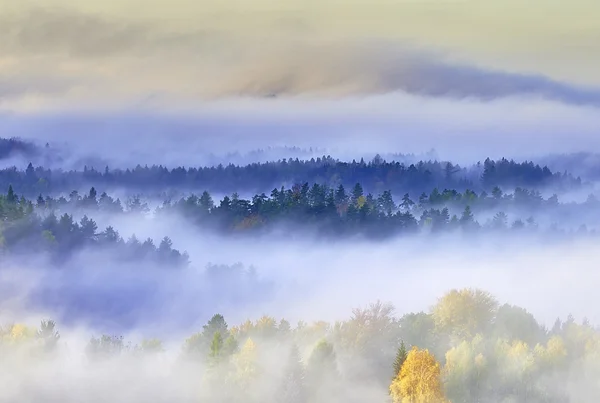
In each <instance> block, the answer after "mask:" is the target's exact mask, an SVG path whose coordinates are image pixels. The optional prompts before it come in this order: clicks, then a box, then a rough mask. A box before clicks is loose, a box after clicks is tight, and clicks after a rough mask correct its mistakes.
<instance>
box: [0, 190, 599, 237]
mask: <svg viewBox="0 0 600 403" xmlns="http://www.w3.org/2000/svg"><path fill="white" fill-rule="evenodd" d="M10 189H12V188H10ZM12 192H14V190H13V191H12ZM599 206H600V202H599V201H598V200H597V199H596V198H595V197H594V196H593V195H590V196H589V197H588V199H587V200H586V201H585V202H584V203H579V204H578V203H560V202H559V199H558V196H557V195H556V194H553V195H552V196H549V197H547V198H544V197H543V196H542V195H541V193H540V192H539V191H537V190H528V189H525V188H521V187H517V188H516V189H515V190H514V192H513V193H504V192H503V191H502V189H501V188H500V187H498V186H495V187H494V188H493V189H492V190H491V192H490V193H487V192H486V191H482V192H480V193H477V192H475V191H473V190H470V189H466V190H465V191H464V192H460V191H458V190H456V189H444V190H442V191H440V190H438V188H434V189H433V190H432V191H430V192H429V193H425V192H423V193H421V194H420V195H419V196H418V197H414V198H413V197H411V195H410V194H409V193H405V194H404V195H403V196H402V198H400V199H399V200H396V199H395V198H394V196H393V194H392V192H391V191H390V190H385V191H383V192H382V193H380V194H378V195H376V196H374V195H373V194H371V193H366V192H365V191H364V189H363V186H362V185H361V184H360V183H357V184H355V185H354V186H352V187H351V188H350V189H349V190H346V187H344V185H339V186H337V187H336V188H332V187H330V186H327V185H319V184H317V183H314V184H312V186H311V185H309V184H308V183H304V184H302V185H300V184H298V185H294V186H292V187H290V188H285V187H281V188H279V189H277V188H275V189H273V190H272V191H271V193H270V195H269V196H267V195H266V194H265V193H260V194H256V195H254V196H253V197H252V198H250V199H244V198H241V197H240V196H239V195H238V194H237V193H233V194H231V195H230V196H224V197H223V198H222V199H221V200H220V201H215V200H214V199H213V196H212V195H211V193H209V192H208V191H204V192H202V193H201V194H194V193H192V194H189V195H187V196H183V197H180V198H178V199H174V200H173V199H171V198H166V199H165V200H164V201H163V202H162V204H160V205H159V206H158V207H157V208H156V209H155V210H154V213H156V215H157V216H159V217H160V216H161V215H165V214H170V213H176V214H179V215H182V216H183V217H184V218H186V220H187V221H188V222H190V223H192V224H195V225H197V226H199V227H201V228H205V229H216V230H218V231H221V232H224V233H228V234H231V233H244V232H250V233H260V232H261V231H263V232H264V231H269V230H272V229H274V228H278V227H281V226H283V225H288V226H289V227H290V228H292V229H294V231H295V232H298V231H307V232H313V233H317V234H322V235H325V236H338V237H339V236H353V235H361V236H367V237H370V238H386V237H390V236H395V235H400V234H412V233H415V232H417V231H432V232H447V231H455V230H462V231H463V232H471V231H480V230H483V231H505V230H515V231H516V230H528V229H529V230H537V228H538V223H537V222H536V219H535V216H536V215H543V214H546V215H548V216H552V217H553V219H556V220H559V219H560V220H562V221H563V222H565V223H567V225H568V226H570V227H567V228H560V227H559V226H558V224H556V225H554V226H553V227H551V228H550V229H549V230H551V231H552V232H553V233H555V234H567V232H568V231H572V230H574V229H577V230H578V231H579V232H580V233H581V232H583V233H595V230H594V229H593V227H595V226H596V225H597V223H596V221H595V218H594V217H595V215H594V214H592V213H593V211H594V209H595V208H596V207H599ZM35 207H36V209H38V211H41V212H44V214H48V213H49V212H50V213H54V212H72V211H81V212H84V213H87V214H92V213H93V212H98V211H99V212H105V213H110V214H144V213H148V212H150V211H151V209H150V207H149V206H148V202H146V201H144V199H142V197H141V196H134V197H130V198H129V199H128V200H126V201H124V202H122V201H121V200H120V199H119V198H113V197H111V196H109V195H108V194H107V193H106V192H102V194H100V195H98V192H97V191H96V189H95V188H94V187H92V188H91V189H90V190H89V192H87V194H83V195H80V194H79V192H77V191H73V192H71V193H70V194H69V195H68V196H67V197H65V196H60V197H55V198H53V197H50V196H46V197H43V196H42V195H39V196H38V198H37V200H36V202H35ZM0 209H1V206H0ZM0 211H1V210H0ZM490 212H493V217H491V218H487V219H485V221H483V220H481V219H479V220H478V216H485V215H486V214H488V215H489V213H490ZM480 221H481V222H480ZM578 221H579V222H578ZM574 223H575V227H576V228H573V224H574ZM587 225H589V226H591V227H592V230H591V231H588V230H587V227H586V226H587Z"/></svg>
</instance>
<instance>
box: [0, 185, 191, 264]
mask: <svg viewBox="0 0 600 403" xmlns="http://www.w3.org/2000/svg"><path fill="white" fill-rule="evenodd" d="M39 207H40V205H39V203H38V204H35V203H34V202H33V201H31V200H28V199H26V198H25V197H23V196H18V195H17V194H16V193H15V192H14V190H13V188H12V187H11V186H9V188H8V191H7V193H6V194H4V195H0V255H1V254H2V253H12V254H15V255H18V254H20V253H21V254H26V255H31V254H35V253H44V252H47V253H50V254H51V256H52V257H53V259H55V261H56V262H57V263H62V262H64V261H65V259H68V257H69V256H71V255H72V254H73V253H76V252H78V251H81V250H83V249H87V250H99V251H104V252H109V253H111V255H112V256H114V257H115V258H117V259H118V260H122V261H130V262H144V263H155V264H160V265H163V266H166V267H182V266H185V265H187V264H188V263H189V256H188V254H187V252H183V253H181V252H180V251H178V250H177V249H174V248H173V242H172V241H171V239H170V238H169V237H167V236H165V237H164V238H162V240H161V241H160V243H159V244H158V245H156V244H155V243H154V240H153V239H151V238H147V239H146V240H142V241H140V240H138V238H137V237H136V236H135V234H133V235H131V237H130V238H129V239H127V240H124V239H123V238H122V237H121V236H120V235H119V233H118V232H117V231H116V230H115V229H114V228H113V227H111V226H109V227H107V228H105V229H104V230H102V231H100V230H99V228H98V225H97V224H96V222H95V221H94V220H93V219H91V218H89V217H88V216H87V215H84V216H83V217H82V218H81V220H80V221H79V222H77V221H75V220H74V219H73V215H72V214H67V213H64V214H62V215H60V216H57V215H56V214H55V213H54V212H44V211H43V210H41V209H39Z"/></svg>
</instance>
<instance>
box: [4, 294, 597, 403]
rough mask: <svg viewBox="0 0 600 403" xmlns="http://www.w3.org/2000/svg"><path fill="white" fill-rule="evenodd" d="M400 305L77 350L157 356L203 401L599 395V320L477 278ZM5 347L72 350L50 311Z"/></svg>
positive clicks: (146, 361) (33, 358)
mask: <svg viewBox="0 0 600 403" xmlns="http://www.w3.org/2000/svg"><path fill="white" fill-rule="evenodd" d="M394 313H395V311H394V307H393V306H391V305H390V304H385V303H382V302H377V303H374V304H371V305H369V306H367V307H364V308H357V309H354V310H353V312H352V316H351V317H350V318H349V319H347V320H343V321H338V322H335V323H329V322H324V321H317V322H312V323H306V322H303V321H300V322H298V323H297V324H296V325H294V326H292V325H291V324H290V322H289V321H287V320H285V319H280V320H277V319H276V318H274V317H271V316H262V317H261V318H259V319H257V320H247V321H245V322H243V323H241V324H239V325H236V326H231V327H230V326H229V325H228V323H227V322H226V320H225V318H224V316H223V315H221V314H216V315H214V316H213V317H212V318H211V319H210V320H209V321H208V322H207V323H206V324H205V325H204V326H203V327H202V329H199V331H198V332H197V333H194V334H192V335H191V336H189V337H188V338H186V339H185V340H184V341H183V343H182V344H181V345H180V347H179V349H177V348H176V349H175V351H174V353H175V354H174V355H172V357H175V359H174V360H172V361H168V362H167V361H164V360H162V359H161V358H160V357H165V354H167V353H168V352H169V350H167V348H166V347H165V345H164V344H163V342H162V341H161V340H158V339H155V338H149V339H143V340H141V341H140V342H138V343H137V344H132V343H131V342H127V341H126V340H125V339H124V338H123V337H122V336H111V335H100V336H98V337H96V336H94V337H92V338H91V339H90V340H89V342H88V343H87V346H86V347H85V348H84V350H83V351H81V354H82V356H83V358H84V359H85V360H86V361H87V362H88V363H89V364H88V366H86V367H85V368H87V370H89V368H91V367H89V365H91V366H92V367H93V366H94V365H96V364H103V363H104V364H105V363H108V362H111V359H114V360H116V361H117V362H121V361H119V360H126V361H122V363H121V364H119V367H121V368H122V367H123V365H125V364H127V365H128V369H127V370H128V371H133V373H136V371H139V370H140V369H141V367H136V366H135V365H136V363H138V364H140V365H144V366H146V369H145V371H140V372H138V374H140V375H141V374H142V373H143V372H147V371H148V368H147V367H148V365H160V366H162V367H163V368H167V369H168V370H169V371H170V372H169V376H172V377H173V378H176V379H178V380H181V379H187V380H188V382H187V383H186V382H184V381H181V383H180V384H179V386H178V387H182V388H189V389H190V392H191V393H192V396H193V397H192V398H191V400H190V401H198V402H204V401H206V402H208V401H223V402H234V401H239V400H240V399H242V398H243V400H244V401H250V402H284V403H308V402H319V403H320V402H323V403H324V402H328V403H329V402H357V403H358V402H364V401H390V400H391V401H392V402H394V403H404V402H419V403H441V402H446V401H451V402H456V403H462V402H464V403H472V402H482V403H488V402H489V403H496V402H499V401H527V402H534V403H537V402H540V403H555V402H556V403H558V402H570V401H573V402H575V401H576V402H583V403H586V402H593V401H595V400H594V399H595V397H596V396H598V395H599V394H600V389H599V388H600V385H599V384H598V383H597V379H598V377H599V376H600V365H599V364H598V363H599V362H600V360H598V358H600V331H598V329H596V328H594V327H593V326H592V325H590V323H589V322H588V321H587V320H585V319H584V320H583V321H582V322H576V321H575V319H574V318H573V317H572V316H569V317H568V318H567V319H566V320H564V321H563V320H560V319H557V320H556V322H555V323H554V325H553V326H552V328H550V329H548V328H546V327H545V326H543V325H541V324H540V323H539V322H538V321H537V320H536V319H535V317H534V316H533V315H532V314H531V313H530V312H528V311H527V310H525V309H523V308H520V307H517V306H514V305H510V304H503V305H501V304H500V303H499V302H498V300H497V299H496V298H495V297H494V296H492V295H491V294H489V293H487V292H485V291H482V290H479V289H471V288H467V289H455V290H451V291H450V292H448V293H446V294H445V295H443V296H442V297H441V298H439V299H438V300H437V301H436V303H435V304H434V305H433V306H432V307H431V309H430V310H428V311H427V312H417V313H407V314H405V315H403V316H401V317H396V316H395V314H394ZM0 349H1V350H2V353H3V356H4V357H5V359H6V361H5V362H11V360H14V361H12V362H15V361H16V362H19V363H20V365H18V366H15V367H16V368H19V369H20V370H23V368H25V367H27V365H28V366H29V367H28V368H29V370H30V371H33V370H34V368H35V367H36V363H38V362H39V360H46V361H48V360H50V361H51V360H53V359H60V357H61V355H64V354H68V353H69V352H71V353H72V352H73V350H72V349H71V350H69V349H67V348H65V346H64V345H62V344H61V337H60V334H59V333H58V331H57V328H56V324H55V323H54V322H52V321H43V322H42V323H41V326H40V327H39V328H34V327H29V326H27V325H24V324H13V325H9V326H5V327H3V328H2V329H1V331H0ZM24 364H26V365H24ZM26 373H27V372H26ZM184 374H188V376H187V377H186V376H184ZM189 375H193V376H189ZM117 376H119V375H117ZM162 379H163V381H162V382H163V383H162V387H166V386H165V382H167V383H168V381H166V380H165V378H162Z"/></svg>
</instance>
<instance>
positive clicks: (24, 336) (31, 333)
mask: <svg viewBox="0 0 600 403" xmlns="http://www.w3.org/2000/svg"><path fill="white" fill-rule="evenodd" d="M36 334H37V331H36V329H35V328H33V327H29V326H27V325H24V324H20V323H18V324H16V325H12V326H11V328H10V332H9V338H10V340H11V341H13V342H24V341H29V340H33V339H35V336H36Z"/></svg>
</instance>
